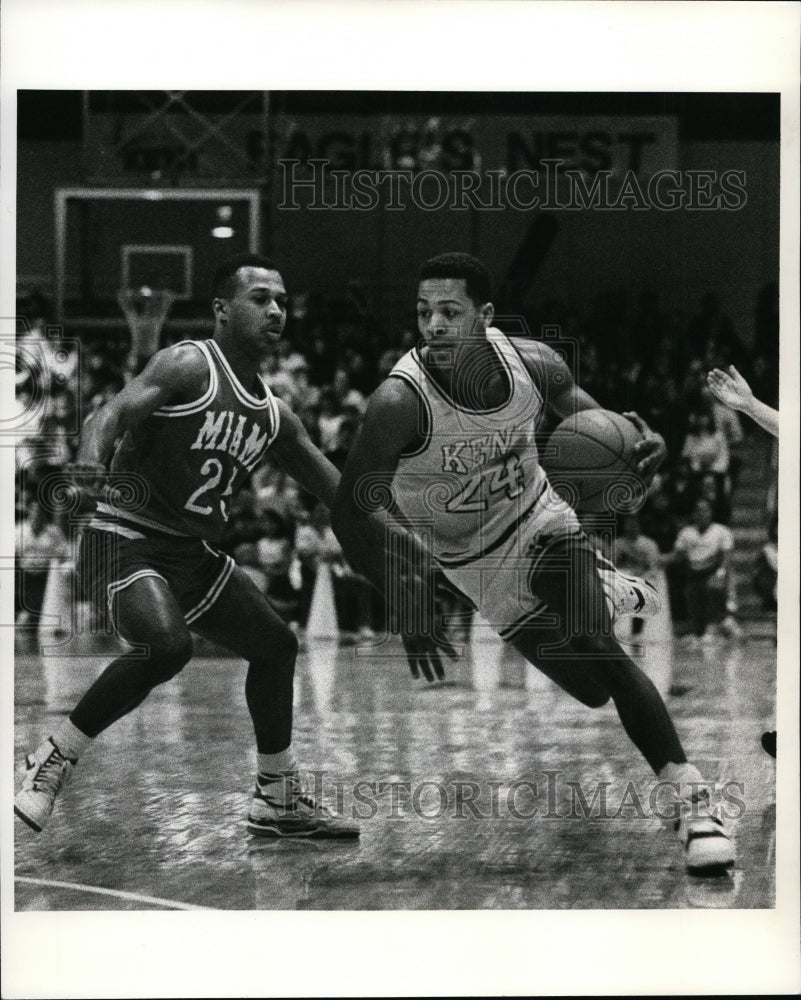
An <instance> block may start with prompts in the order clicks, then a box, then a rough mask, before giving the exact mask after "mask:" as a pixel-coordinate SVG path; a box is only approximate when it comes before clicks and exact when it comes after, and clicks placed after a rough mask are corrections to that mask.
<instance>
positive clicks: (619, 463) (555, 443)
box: [541, 409, 645, 514]
mask: <svg viewBox="0 0 801 1000" xmlns="http://www.w3.org/2000/svg"><path fill="white" fill-rule="evenodd" d="M640 440H641V435H640V432H639V431H638V430H637V428H636V427H635V426H634V424H633V423H632V422H631V421H630V420H629V419H628V418H626V417H622V416H621V415H620V414H619V413H612V412H611V410H597V409H596V410H581V411H580V412H579V413H576V414H574V415H573V416H571V417H568V418H567V419H566V420H563V421H562V423H561V424H559V425H558V426H557V427H556V428H555V429H554V431H553V433H552V434H551V436H550V438H549V439H548V442H547V444H546V445H545V447H544V448H543V451H542V455H541V464H542V467H543V469H544V470H545V472H546V473H547V475H548V479H549V480H550V482H551V485H552V486H553V487H554V489H555V490H556V491H557V493H559V494H560V496H562V497H563V498H564V499H565V500H566V501H567V502H568V503H569V504H570V505H571V506H572V507H574V508H575V509H576V510H577V511H578V512H579V513H588V514H602V513H622V512H626V513H630V512H632V511H634V510H637V509H638V508H639V507H640V505H641V503H642V500H643V499H644V495H645V484H644V483H643V481H642V479H641V477H640V476H639V474H638V473H637V471H636V464H637V463H636V460H635V458H634V446H635V445H636V444H637V442H638V441H640Z"/></svg>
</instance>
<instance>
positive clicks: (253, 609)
mask: <svg viewBox="0 0 801 1000" xmlns="http://www.w3.org/2000/svg"><path fill="white" fill-rule="evenodd" d="M192 628H193V629H194V630H195V631H196V632H198V633H199V634H200V635H203V636H205V637H206V638H208V639H211V640H212V641H214V642H216V643H219V644H220V645H222V646H225V647H226V648H227V649H230V650H231V651H232V652H234V653H236V654H237V655H238V656H241V657H242V658H243V659H245V660H247V662H248V672H247V679H246V681H245V697H246V699H247V704H248V709H249V710H250V715H251V718H252V720H253V728H254V731H255V734H256V750H257V755H258V767H257V777H256V788H255V792H254V796H253V801H252V804H251V809H250V814H249V816H248V828H249V830H250V831H251V833H254V834H256V835H257V836H272V837H289V836H294V837H315V838H319V837H329V838H331V837H336V838H340V837H341V838H350V837H358V836H359V827H358V826H357V825H356V824H355V823H351V822H348V821H346V820H345V819H343V818H342V817H340V816H337V815H336V814H334V813H332V812H331V811H330V810H329V809H327V808H326V807H325V806H323V805H322V804H321V803H319V802H317V801H316V800H315V799H314V797H313V796H312V795H311V794H309V793H308V792H305V791H304V790H303V788H302V786H301V783H300V778H299V776H298V767H297V762H296V760H295V754H294V751H293V749H292V695H293V682H294V674H295V658H296V656H297V649H298V641H297V638H296V637H295V634H294V632H293V631H292V630H291V629H290V628H289V626H288V625H286V624H285V623H284V622H283V621H282V620H281V618H279V616H278V615H277V614H276V612H275V611H274V610H273V609H272V607H270V604H269V603H268V602H267V600H266V599H265V598H264V596H263V595H262V594H261V592H260V591H259V590H258V588H257V587H256V585H255V584H254V583H253V581H252V580H251V579H250V577H248V576H247V575H246V574H245V573H243V572H242V571H241V570H239V569H235V570H234V572H233V573H232V574H231V577H230V579H229V580H228V582H227V584H226V585H225V588H224V589H223V591H222V593H221V594H220V596H219V597H218V598H217V600H216V601H215V603H214V604H213V605H212V607H211V608H210V609H209V610H208V611H207V612H206V613H205V614H204V615H202V616H201V617H200V618H199V619H198V620H197V622H196V623H195V624H193V626H192Z"/></svg>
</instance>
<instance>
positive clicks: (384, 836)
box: [15, 629, 776, 911]
mask: <svg viewBox="0 0 801 1000" xmlns="http://www.w3.org/2000/svg"><path fill="white" fill-rule="evenodd" d="M648 649H649V653H648V655H647V657H645V659H644V660H643V664H644V667H645V669H646V670H647V671H648V672H649V674H650V675H651V676H652V678H653V679H654V681H655V682H656V683H657V686H658V687H660V689H661V690H662V691H663V692H665V694H666V696H667V702H668V706H669V708H670V710H671V713H672V714H673V717H674V719H675V721H676V724H677V727H678V729H679V732H680V735H681V737H682V739H683V741H684V744H685V747H686V749H687V751H688V755H689V756H690V757H691V759H694V760H695V761H696V762H698V763H699V765H700V766H701V769H702V771H704V773H705V775H706V777H707V778H709V779H714V780H715V781H716V782H717V785H718V787H721V786H723V785H725V784H726V783H727V782H734V783H738V784H737V785H728V786H727V787H728V795H729V802H728V804H727V808H728V809H729V813H730V815H733V816H734V817H735V818H734V829H735V835H736V842H737V849H738V861H737V865H736V867H735V868H734V869H733V871H732V872H730V873H728V874H725V875H720V876H716V877H713V878H695V877H691V876H689V875H687V874H686V872H685V870H684V864H683V857H682V851H681V849H680V847H679V846H678V843H677V841H676V840H675V836H674V834H672V833H670V832H669V831H667V830H666V829H665V828H663V826H662V824H661V823H660V822H659V820H658V819H656V818H655V817H654V816H653V815H651V814H650V813H649V811H648V798H649V791H650V790H651V788H652V786H653V779H652V776H651V774H650V771H649V769H648V767H647V765H645V763H644V762H643V761H642V760H641V759H640V758H639V755H638V754H637V752H636V751H635V750H634V748H633V746H632V745H631V744H630V743H629V741H628V739H627V737H626V736H625V734H624V732H623V730H622V728H621V726H620V725H619V722H618V719H617V715H616V713H615V711H614V709H613V708H612V707H609V706H606V707H604V708H602V709H600V710H590V709H586V708H584V707H583V706H581V705H579V704H577V703H575V702H573V701H572V700H571V699H570V698H568V697H567V696H566V695H564V694H563V693H561V692H560V691H558V690H557V689H556V688H554V687H553V686H552V685H551V684H550V682H548V681H547V680H545V679H544V678H543V677H542V676H541V675H540V674H539V673H538V672H537V671H536V670H534V669H532V668H531V667H528V666H526V665H525V664H523V663H522V661H520V660H519V659H518V658H517V657H516V654H514V652H513V651H511V650H508V649H506V648H505V647H503V646H502V645H501V644H500V643H499V642H497V641H495V640H494V639H487V638H485V637H484V633H483V632H482V631H481V630H480V629H477V630H475V632H474V639H473V641H472V642H471V643H470V644H469V645H468V646H467V647H466V648H465V655H464V657H463V658H462V659H461V660H460V661H459V662H458V663H456V664H454V665H450V669H449V681H448V682H447V683H446V684H445V685H441V686H436V687H429V686H427V685H425V684H424V683H423V682H413V681H412V679H411V676H410V674H409V672H408V668H407V667H406V665H405V661H404V660H403V659H402V657H401V654H400V647H399V645H397V644H396V643H395V641H394V640H392V641H389V642H388V643H387V644H385V645H383V646H381V647H379V648H377V649H376V648H373V649H370V648H365V647H360V648H359V650H358V653H357V650H356V648H355V647H353V646H341V645H339V644H337V643H336V642H332V641H320V642H311V641H309V642H308V643H307V644H306V646H305V648H304V649H303V650H302V652H301V654H300V656H299V659H298V666H297V675H296V685H295V738H294V744H295V747H296V750H297V756H298V759H299V761H300V762H301V764H302V766H303V767H306V768H309V769H312V770H314V771H316V772H318V778H317V780H318V782H319V783H320V784H321V787H322V789H323V793H324V797H325V798H326V800H327V801H328V802H329V803H330V804H337V803H339V805H341V806H342V807H343V809H344V811H345V812H346V813H348V814H356V815H359V816H363V817H365V818H364V819H362V821H361V826H362V835H361V838H360V840H358V841H353V842H337V841H290V840H285V841H275V840H266V839H262V840H259V839H256V838H253V837H251V836H249V835H248V833H247V831H246V829H245V825H244V820H245V816H246V813H247V809H248V801H249V794H250V790H251V785H252V776H253V764H254V755H253V745H252V736H251V729H250V720H249V717H248V714H247V710H246V706H245V700H244V691H243V686H244V673H245V666H244V664H243V663H241V662H240V661H238V660H233V659H227V658H222V657H220V658H218V657H213V656H211V657H209V656H206V657H203V656H198V657H197V658H196V659H195V660H193V661H192V662H191V663H190V664H189V666H188V667H187V668H186V669H185V670H184V672H183V673H182V674H181V675H180V676H179V677H178V678H177V679H176V680H174V681H173V682H172V683H170V684H168V685H166V686H162V687H161V688H159V689H157V690H156V691H154V692H153V693H152V694H151V696H150V698H149V699H148V701H147V702H146V703H145V704H144V706H142V707H141V708H140V709H138V710H137V711H136V712H134V713H133V714H132V715H130V716H128V717H127V718H125V719H123V720H122V721H121V722H119V723H117V724H116V725H115V726H114V727H113V728H112V729H111V730H109V731H108V732H107V733H105V734H103V735H102V736H101V737H100V738H99V739H98V740H97V741H96V743H95V744H94V746H93V748H92V750H91V751H90V753H89V754H87V755H86V757H85V758H84V759H83V760H82V761H81V763H80V765H79V766H78V768H77V769H76V772H75V774H74V775H73V780H72V782H71V784H70V785H69V786H68V788H67V789H66V791H65V792H64V794H63V796H62V797H61V799H60V801H59V803H58V805H57V809H56V813H55V814H54V817H53V820H52V823H51V825H50V826H49V827H48V828H47V830H46V831H45V832H43V833H41V834H38V835H37V834H34V833H33V832H32V831H30V830H29V829H28V828H27V827H25V826H24V825H23V824H21V823H20V822H18V821H17V822H16V823H15V837H16V842H15V849H16V870H15V873H16V880H15V906H16V909H17V910H20V911H34V910H39V911H42V910H120V909H136V910H148V909H192V908H196V907H200V908H204V909H206V908H210V909H219V910H271V909H282V910H304V909H306V910H377V909H387V910H389V909H400V910H404V909H405V910H412V909H473V910H482V909H532V910H547V909H571V908H574V909H594V908H605V909H619V908H625V909H630V908H635V909H641V908H677V907H678V908H683V907H702V908H721V907H725V908H765V907H772V906H773V905H774V893H775V874H774V844H775V763H774V761H773V760H772V759H771V758H769V757H768V756H767V755H766V754H765V753H764V752H763V750H762V749H761V747H760V743H759V738H760V735H761V733H762V731H763V730H765V729H773V728H775V727H774V723H773V718H774V692H775V667H776V664H775V647H774V644H773V642H772V641H770V640H767V641H766V640H744V641H741V642H732V641H727V640H722V639H717V640H716V641H715V643H714V644H713V645H710V646H708V647H706V648H704V649H703V650H702V651H695V652H690V651H689V650H687V649H686V648H684V646H683V644H682V643H681V642H677V643H675V645H673V644H672V643H671V642H670V641H663V642H657V643H654V644H652V645H649V647H648ZM86 652H87V651H86V650H77V651H76V650H75V648H74V647H72V646H69V645H68V646H67V647H64V648H62V649H60V650H58V649H57V650H55V651H53V650H50V651H48V652H47V654H46V655H45V656H43V657H42V656H39V655H19V656H18V657H17V662H16V675H15V679H16V733H15V739H16V743H15V746H16V763H17V764H20V763H21V761H22V758H23V756H24V753H25V752H26V751H28V750H31V749H33V747H35V746H36V745H37V744H38V743H39V742H40V741H41V739H42V738H43V737H45V736H46V735H47V734H48V733H49V731H50V730H51V729H52V728H53V727H54V726H55V725H57V724H58V722H59V721H60V719H61V718H62V717H63V715H64V714H65V713H66V712H68V711H69V710H70V708H71V707H72V705H73V704H74V702H75V701H76V700H77V697H78V696H79V695H80V693H81V692H82V690H83V689H84V688H85V686H86V685H87V683H88V682H89V681H90V680H91V679H92V677H93V676H94V675H95V674H96V673H98V672H99V671H100V670H101V669H102V668H103V666H104V665H105V663H106V662H107V661H108V659H109V658H110V654H109V653H108V652H106V653H105V654H97V655H95V656H87V655H86ZM671 690H672V691H673V694H671V693H670V691H671ZM579 788H580V791H581V793H582V794H583V795H584V798H585V800H586V803H587V805H586V807H585V808H584V810H583V812H584V815H582V808H581V800H580V799H579V798H578V791H577V789H579ZM740 788H742V791H740ZM601 792H604V793H605V794H606V809H605V816H599V811H600V804H599V803H600V800H599V799H597V798H596V801H595V803H594V805H593V795H597V794H599V793H601Z"/></svg>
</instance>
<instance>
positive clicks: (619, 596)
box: [595, 550, 662, 619]
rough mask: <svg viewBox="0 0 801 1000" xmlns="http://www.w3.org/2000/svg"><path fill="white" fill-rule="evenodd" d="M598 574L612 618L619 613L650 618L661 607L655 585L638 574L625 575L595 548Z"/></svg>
mask: <svg viewBox="0 0 801 1000" xmlns="http://www.w3.org/2000/svg"><path fill="white" fill-rule="evenodd" d="M595 554H596V556H597V560H598V576H599V577H600V578H601V586H602V587H603V589H604V593H605V594H606V602H607V604H608V606H609V612H610V614H611V615H612V618H613V619H614V618H617V617H618V616H619V615H636V616H637V617H638V618H652V617H653V616H654V615H656V614H658V613H659V611H661V609H662V599H661V598H660V596H659V594H658V593H657V590H656V587H654V586H653V584H651V583H649V582H648V581H647V580H643V579H642V577H639V576H627V575H626V574H625V573H621V572H620V570H619V569H617V567H616V566H615V565H614V563H611V562H610V561H609V560H608V559H607V558H606V557H605V556H603V555H601V553H600V552H598V551H597V550H596V553H595Z"/></svg>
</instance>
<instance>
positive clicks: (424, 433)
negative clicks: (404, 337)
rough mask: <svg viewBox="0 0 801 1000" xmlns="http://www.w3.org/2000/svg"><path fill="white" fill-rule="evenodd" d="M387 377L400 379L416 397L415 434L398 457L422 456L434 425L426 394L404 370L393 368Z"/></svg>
mask: <svg viewBox="0 0 801 1000" xmlns="http://www.w3.org/2000/svg"><path fill="white" fill-rule="evenodd" d="M389 377H390V378H396V379H400V380H401V381H402V382H405V383H406V384H407V385H409V386H411V388H412V390H413V391H414V394H415V396H416V397H417V403H418V406H417V413H418V424H417V434H416V435H415V437H414V438H413V439H412V441H410V442H409V444H408V445H407V446H406V447H405V448H404V449H403V451H402V452H401V453H400V455H399V457H400V458H414V457H415V456H416V455H422V454H423V452H424V451H425V450H426V449H427V448H428V446H429V444H430V442H431V434H432V431H433V425H434V420H433V417H432V414H431V403H430V402H429V400H428V397H427V396H426V394H425V393H424V392H423V390H422V388H421V386H420V382H419V380H418V379H416V378H414V377H413V376H412V375H410V374H409V373H408V372H407V371H405V370H404V369H402V368H401V369H397V370H396V369H395V368H393V370H392V371H391V372H390V373H389Z"/></svg>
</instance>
